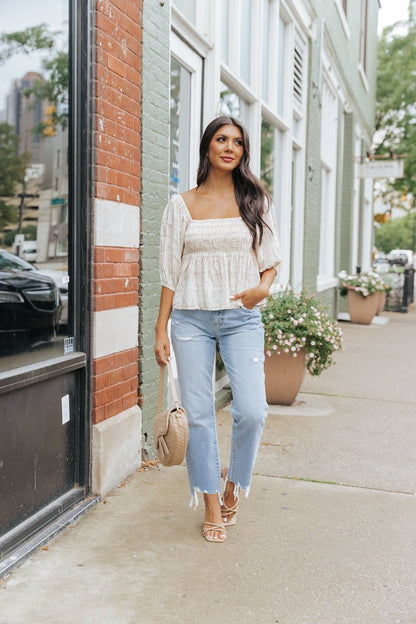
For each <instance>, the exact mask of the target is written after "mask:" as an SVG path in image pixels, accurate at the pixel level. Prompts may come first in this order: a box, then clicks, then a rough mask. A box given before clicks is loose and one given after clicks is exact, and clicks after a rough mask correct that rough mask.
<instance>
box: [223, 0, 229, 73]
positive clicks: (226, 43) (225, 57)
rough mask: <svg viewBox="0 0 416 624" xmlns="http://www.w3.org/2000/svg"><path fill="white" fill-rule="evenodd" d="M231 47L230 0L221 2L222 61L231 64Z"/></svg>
mask: <svg viewBox="0 0 416 624" xmlns="http://www.w3.org/2000/svg"><path fill="white" fill-rule="evenodd" d="M229 45H230V0H222V2H221V59H222V60H223V61H224V63H227V64H228V63H229Z"/></svg>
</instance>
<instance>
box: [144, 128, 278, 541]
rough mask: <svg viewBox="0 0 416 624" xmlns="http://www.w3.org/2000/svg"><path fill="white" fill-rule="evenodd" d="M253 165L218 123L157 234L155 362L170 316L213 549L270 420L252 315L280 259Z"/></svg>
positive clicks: (190, 461)
mask: <svg viewBox="0 0 416 624" xmlns="http://www.w3.org/2000/svg"><path fill="white" fill-rule="evenodd" d="M249 158H250V156H249V139H248V135H247V131H246V130H245V128H244V126H243V125H242V124H241V123H240V122H239V121H237V120H236V119H234V118H232V117H225V116H222V117H218V118H217V119H214V120H213V121H212V122H211V123H210V124H209V125H208V126H207V128H206V130H205V132H204V134H203V136H202V139H201V145H200V163H199V169H198V175H197V186H196V187H195V188H193V189H191V190H189V191H187V192H186V193H183V194H182V195H179V194H178V195H174V196H173V197H172V198H171V199H170V201H169V202H168V204H167V206H166V209H165V212H164V215H163V219H162V227H161V243H160V272H161V284H162V292H161V298H160V309H159V315H158V319H157V322H156V327H155V329H156V342H155V355H156V359H157V362H158V364H159V365H160V366H164V365H166V363H167V361H168V359H169V357H170V353H171V352H170V344H169V338H168V334H167V324H168V320H169V317H171V320H172V327H171V335H172V343H173V348H174V351H175V358H176V362H177V367H178V374H179V385H180V390H181V399H182V404H183V406H184V408H185V409H186V412H187V414H188V422H189V443H188V449H187V454H186V460H187V468H188V476H189V482H190V488H191V494H192V496H193V500H194V501H195V506H197V505H198V494H197V493H198V492H203V493H204V502H205V518H204V524H203V536H204V537H205V539H206V540H208V541H210V542H223V541H225V539H226V532H225V527H226V526H232V525H234V524H235V523H236V513H237V507H238V501H239V491H240V488H241V489H244V490H246V496H247V495H248V490H249V488H250V483H251V477H252V471H253V466H254V461H255V458H256V454H257V450H258V447H259V443H260V437H261V433H262V430H263V427H264V421H265V418H266V415H267V403H266V398H265V390H264V370H263V363H264V344H263V327H262V324H261V317H260V311H259V309H258V307H257V306H258V305H259V304H260V303H261V302H262V301H263V300H264V298H265V297H266V296H267V295H268V293H269V289H270V286H271V284H272V282H273V280H274V278H275V276H276V269H277V267H278V265H279V264H280V259H281V258H280V248H279V241H278V237H277V228H276V224H275V220H274V216H273V210H272V206H271V200H270V197H269V195H268V194H267V192H266V191H265V190H264V188H263V186H262V185H261V183H260V181H259V180H258V179H257V178H256V177H255V176H254V175H253V174H252V172H251V170H250V167H249ZM217 346H218V349H219V351H220V353H221V357H222V359H223V362H224V364H225V368H226V370H227V374H228V377H229V379H230V383H231V390H232V394H233V401H232V406H231V413H232V417H233V425H232V441H231V454H230V463H229V469H228V470H227V469H224V470H223V471H222V472H221V469H220V461H219V453H218V442H217V433H216V420H215V408H214V393H213V383H212V377H213V369H214V363H215V352H216V347H217ZM221 476H222V477H223V478H224V479H225V484H224V495H223V499H222V500H221ZM191 503H192V500H191Z"/></svg>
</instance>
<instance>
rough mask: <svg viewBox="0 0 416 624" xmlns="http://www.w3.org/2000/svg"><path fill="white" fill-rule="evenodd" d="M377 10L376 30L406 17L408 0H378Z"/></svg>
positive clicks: (380, 29) (379, 30)
mask: <svg viewBox="0 0 416 624" xmlns="http://www.w3.org/2000/svg"><path fill="white" fill-rule="evenodd" d="M380 4H381V9H379V12H378V28H377V30H378V32H379V33H380V32H381V31H382V30H383V28H385V27H386V26H389V25H390V24H394V23H395V22H399V21H401V20H403V19H406V18H407V8H408V6H409V0H380Z"/></svg>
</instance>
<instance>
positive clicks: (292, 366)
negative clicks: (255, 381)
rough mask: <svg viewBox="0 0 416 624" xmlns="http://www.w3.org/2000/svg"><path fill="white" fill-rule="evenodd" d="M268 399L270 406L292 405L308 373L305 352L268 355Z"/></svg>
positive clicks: (266, 370) (265, 370)
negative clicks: (294, 355) (295, 354)
mask: <svg viewBox="0 0 416 624" xmlns="http://www.w3.org/2000/svg"><path fill="white" fill-rule="evenodd" d="M264 373H265V377H266V399H267V403H269V405H277V404H279V405H292V403H293V401H294V400H295V398H296V395H297V394H298V392H299V390H300V387H301V385H302V382H303V380H304V377H305V373H306V362H305V352H304V351H300V352H298V354H297V356H296V357H293V356H292V355H290V354H289V353H284V352H280V354H277V353H273V354H272V355H271V356H270V357H269V356H267V355H266V359H265V362H264Z"/></svg>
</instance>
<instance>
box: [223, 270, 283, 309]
mask: <svg viewBox="0 0 416 624" xmlns="http://www.w3.org/2000/svg"><path fill="white" fill-rule="evenodd" d="M276 275H277V271H276V269H275V268H274V267H271V268H270V269H266V270H265V271H263V273H260V284H259V285H258V286H256V287H255V288H249V289H248V290H244V291H243V292H241V293H238V294H236V295H234V296H233V297H232V299H234V300H236V299H241V303H242V304H243V306H244V307H245V308H248V309H249V310H251V309H252V308H254V306H256V305H257V304H258V303H259V302H260V301H262V300H263V299H265V298H266V297H267V296H268V294H269V290H270V286H271V285H272V284H273V281H274V278H275V277H276Z"/></svg>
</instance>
